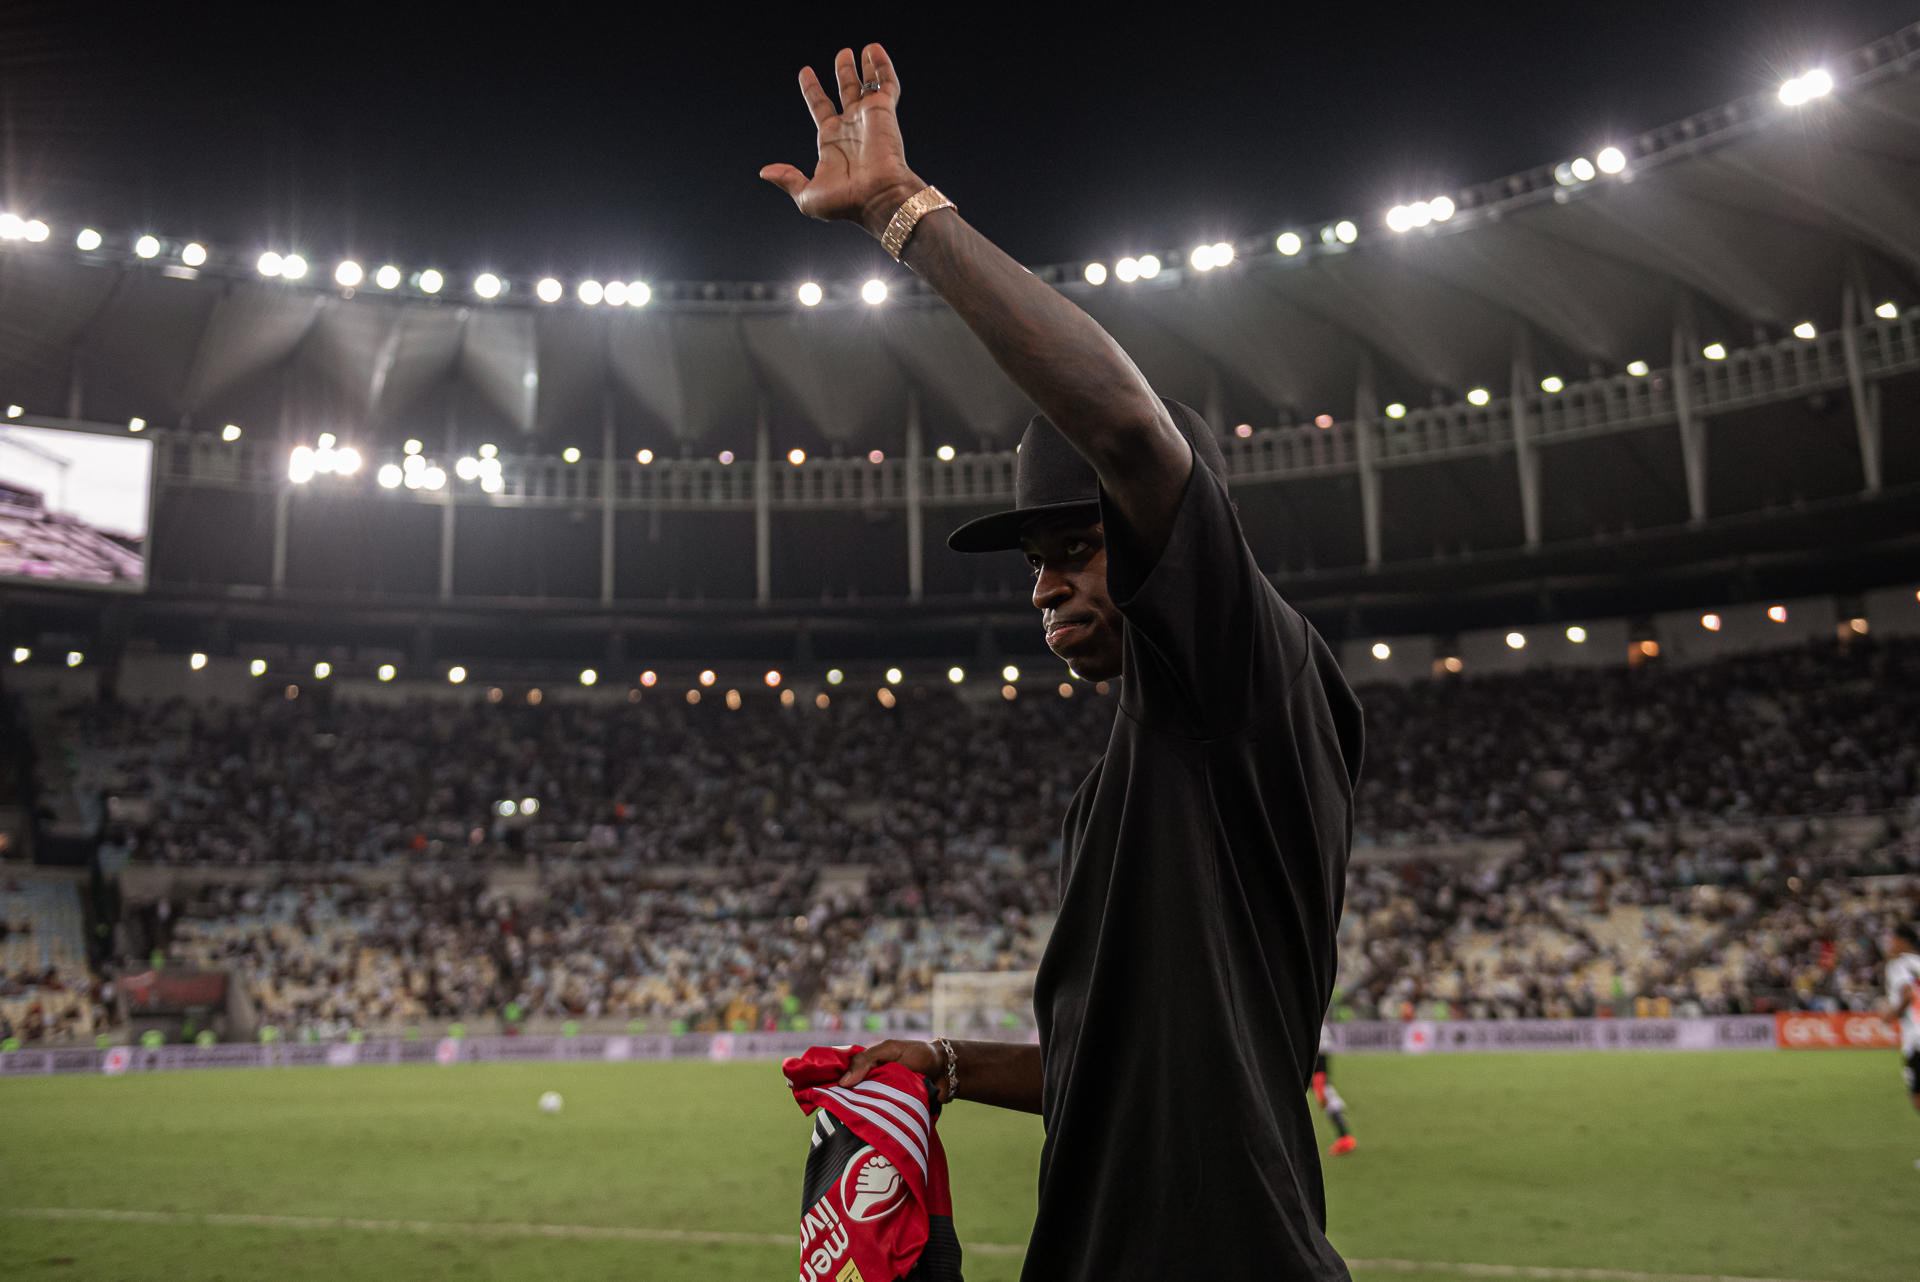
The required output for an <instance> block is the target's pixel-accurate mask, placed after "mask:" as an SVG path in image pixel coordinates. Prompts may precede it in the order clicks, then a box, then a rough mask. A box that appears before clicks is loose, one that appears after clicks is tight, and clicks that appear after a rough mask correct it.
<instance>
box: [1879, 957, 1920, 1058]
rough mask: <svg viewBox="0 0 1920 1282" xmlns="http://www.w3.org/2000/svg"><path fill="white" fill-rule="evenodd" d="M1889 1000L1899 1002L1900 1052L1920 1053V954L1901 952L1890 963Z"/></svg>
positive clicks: (1905, 1053)
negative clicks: (1900, 1009) (1902, 1008)
mask: <svg viewBox="0 0 1920 1282" xmlns="http://www.w3.org/2000/svg"><path fill="white" fill-rule="evenodd" d="M1887 1001H1888V1002H1889V1003H1899V1004H1900V1005H1902V1006H1904V1007H1905V1008H1906V1009H1904V1010H1902V1011H1901V1012H1900V1053H1901V1054H1902V1055H1912V1054H1914V1053H1915V1052H1916V1051H1920V953H1901V954H1900V955H1899V956H1898V957H1895V958H1894V959H1893V960H1891V961H1889V962H1888V963H1887Z"/></svg>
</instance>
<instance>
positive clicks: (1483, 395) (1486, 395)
mask: <svg viewBox="0 0 1920 1282" xmlns="http://www.w3.org/2000/svg"><path fill="white" fill-rule="evenodd" d="M1492 399H1493V394H1492V393H1491V392H1489V391H1487V389H1486V388H1484V387H1476V388H1474V389H1473V390H1472V391H1470V392H1468V393H1467V404H1469V405H1485V404H1486V403H1487V402H1488V401H1490V400H1492Z"/></svg>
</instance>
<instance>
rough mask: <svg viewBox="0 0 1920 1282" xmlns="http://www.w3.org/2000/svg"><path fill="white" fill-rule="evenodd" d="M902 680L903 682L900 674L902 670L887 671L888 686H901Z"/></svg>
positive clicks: (890, 669)
mask: <svg viewBox="0 0 1920 1282" xmlns="http://www.w3.org/2000/svg"><path fill="white" fill-rule="evenodd" d="M900 680H901V672H900V669H898V668H888V669H887V684H888V685H890V686H897V685H899V684H900Z"/></svg>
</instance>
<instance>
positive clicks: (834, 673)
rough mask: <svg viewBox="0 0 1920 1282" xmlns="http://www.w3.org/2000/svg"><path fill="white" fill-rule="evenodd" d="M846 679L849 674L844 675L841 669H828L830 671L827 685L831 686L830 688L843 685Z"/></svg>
mask: <svg viewBox="0 0 1920 1282" xmlns="http://www.w3.org/2000/svg"><path fill="white" fill-rule="evenodd" d="M846 679H847V674H846V673H844V672H842V671H840V669H838V668H828V669H827V684H828V685H830V686H837V685H839V684H840V683H841V682H842V681H845V680H846Z"/></svg>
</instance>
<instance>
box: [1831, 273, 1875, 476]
mask: <svg viewBox="0 0 1920 1282" xmlns="http://www.w3.org/2000/svg"><path fill="white" fill-rule="evenodd" d="M1861 310H1862V308H1861V305H1860V301H1859V295H1858V293H1857V291H1856V290H1855V289H1854V286H1853V284H1852V282H1848V284H1847V285H1846V286H1845V287H1844V288H1843V289H1842V290H1841V293H1840V346H1841V351H1842V352H1843V353H1844V354H1845V356H1846V361H1847V391H1848V392H1849V393H1850V394H1851V395H1852V399H1853V430H1854V435H1855V436H1856V437H1857V438H1858V439H1859V442H1860V475H1861V481H1862V486H1861V489H1862V492H1863V493H1866V494H1878V493H1879V492H1880V458H1881V448H1880V447H1881V429H1880V385H1879V384H1878V383H1869V382H1868V381H1867V375H1866V367H1865V365H1864V364H1863V363H1862V362H1861V359H1860V320H1859V313H1860V311H1861Z"/></svg>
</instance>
